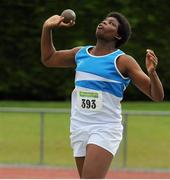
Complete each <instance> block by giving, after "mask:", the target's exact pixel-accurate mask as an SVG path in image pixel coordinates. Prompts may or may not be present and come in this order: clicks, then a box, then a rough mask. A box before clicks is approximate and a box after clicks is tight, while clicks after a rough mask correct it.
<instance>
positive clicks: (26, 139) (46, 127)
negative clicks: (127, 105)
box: [0, 107, 170, 170]
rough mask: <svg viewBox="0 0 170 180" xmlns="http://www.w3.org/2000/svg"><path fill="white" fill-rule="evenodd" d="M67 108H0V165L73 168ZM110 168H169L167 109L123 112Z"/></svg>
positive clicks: (168, 121)
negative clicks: (121, 135) (121, 130)
mask: <svg viewBox="0 0 170 180" xmlns="http://www.w3.org/2000/svg"><path fill="white" fill-rule="evenodd" d="M69 116H70V110H69V109H44V108H41V109H40V108H5V107H4V108H0V164H1V165H11V164H14V165H16V164H17V165H47V166H58V167H74V166H75V164H74V159H73V156H72V150H71V148H70V140H69ZM123 125H124V138H123V141H122V143H121V145H120V148H119V151H118V153H117V155H116V157H115V159H114V161H113V164H112V168H113V169H134V168H135V169H153V170H156V169H159V170H170V136H169V127H170V111H123Z"/></svg>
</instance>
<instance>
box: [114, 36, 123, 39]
mask: <svg viewBox="0 0 170 180" xmlns="http://www.w3.org/2000/svg"><path fill="white" fill-rule="evenodd" d="M114 38H116V39H118V40H121V39H122V37H120V36H119V35H117V36H115V37H114Z"/></svg>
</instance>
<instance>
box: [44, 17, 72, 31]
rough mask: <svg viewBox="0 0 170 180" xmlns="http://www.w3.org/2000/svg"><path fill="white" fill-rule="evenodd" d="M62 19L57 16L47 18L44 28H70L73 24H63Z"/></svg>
mask: <svg viewBox="0 0 170 180" xmlns="http://www.w3.org/2000/svg"><path fill="white" fill-rule="evenodd" d="M63 20H64V17H62V16H59V15H54V16H51V17H50V18H48V19H47V20H46V21H45V23H44V28H47V29H54V28H57V27H72V26H74V24H75V21H70V22H69V23H64V22H63Z"/></svg>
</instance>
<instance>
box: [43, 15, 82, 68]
mask: <svg viewBox="0 0 170 180" xmlns="http://www.w3.org/2000/svg"><path fill="white" fill-rule="evenodd" d="M63 20H64V18H63V17H61V16H58V15H54V16H52V17H50V18H49V19H47V20H46V21H45V23H44V25H43V28H42V35H41V60H42V63H43V64H44V65H45V66H47V67H74V66H75V54H76V52H77V51H78V50H79V49H80V47H77V48H73V49H70V50H59V51H56V49H55V47H54V45H53V39H52V29H54V28H59V27H62V26H64V27H71V26H73V25H74V24H75V22H72V21H71V22H70V23H67V24H66V23H64V22H63Z"/></svg>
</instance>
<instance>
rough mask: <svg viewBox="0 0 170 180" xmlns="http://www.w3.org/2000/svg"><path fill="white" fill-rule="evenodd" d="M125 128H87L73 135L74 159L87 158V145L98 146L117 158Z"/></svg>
mask: <svg viewBox="0 0 170 180" xmlns="http://www.w3.org/2000/svg"><path fill="white" fill-rule="evenodd" d="M122 132H123V126H122V125H121V124H119V126H117V127H114V128H103V127H102V126H98V127H96V126H95V127H85V128H81V129H78V130H76V131H74V132H72V133H71V135H70V139H71V147H72V148H73V154H74V157H85V156H86V146H87V144H95V145H98V146H100V147H102V148H104V149H105V150H107V151H109V152H110V153H111V154H113V156H115V154H116V152H117V150H118V148H119V145H120V142H121V140H122Z"/></svg>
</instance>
